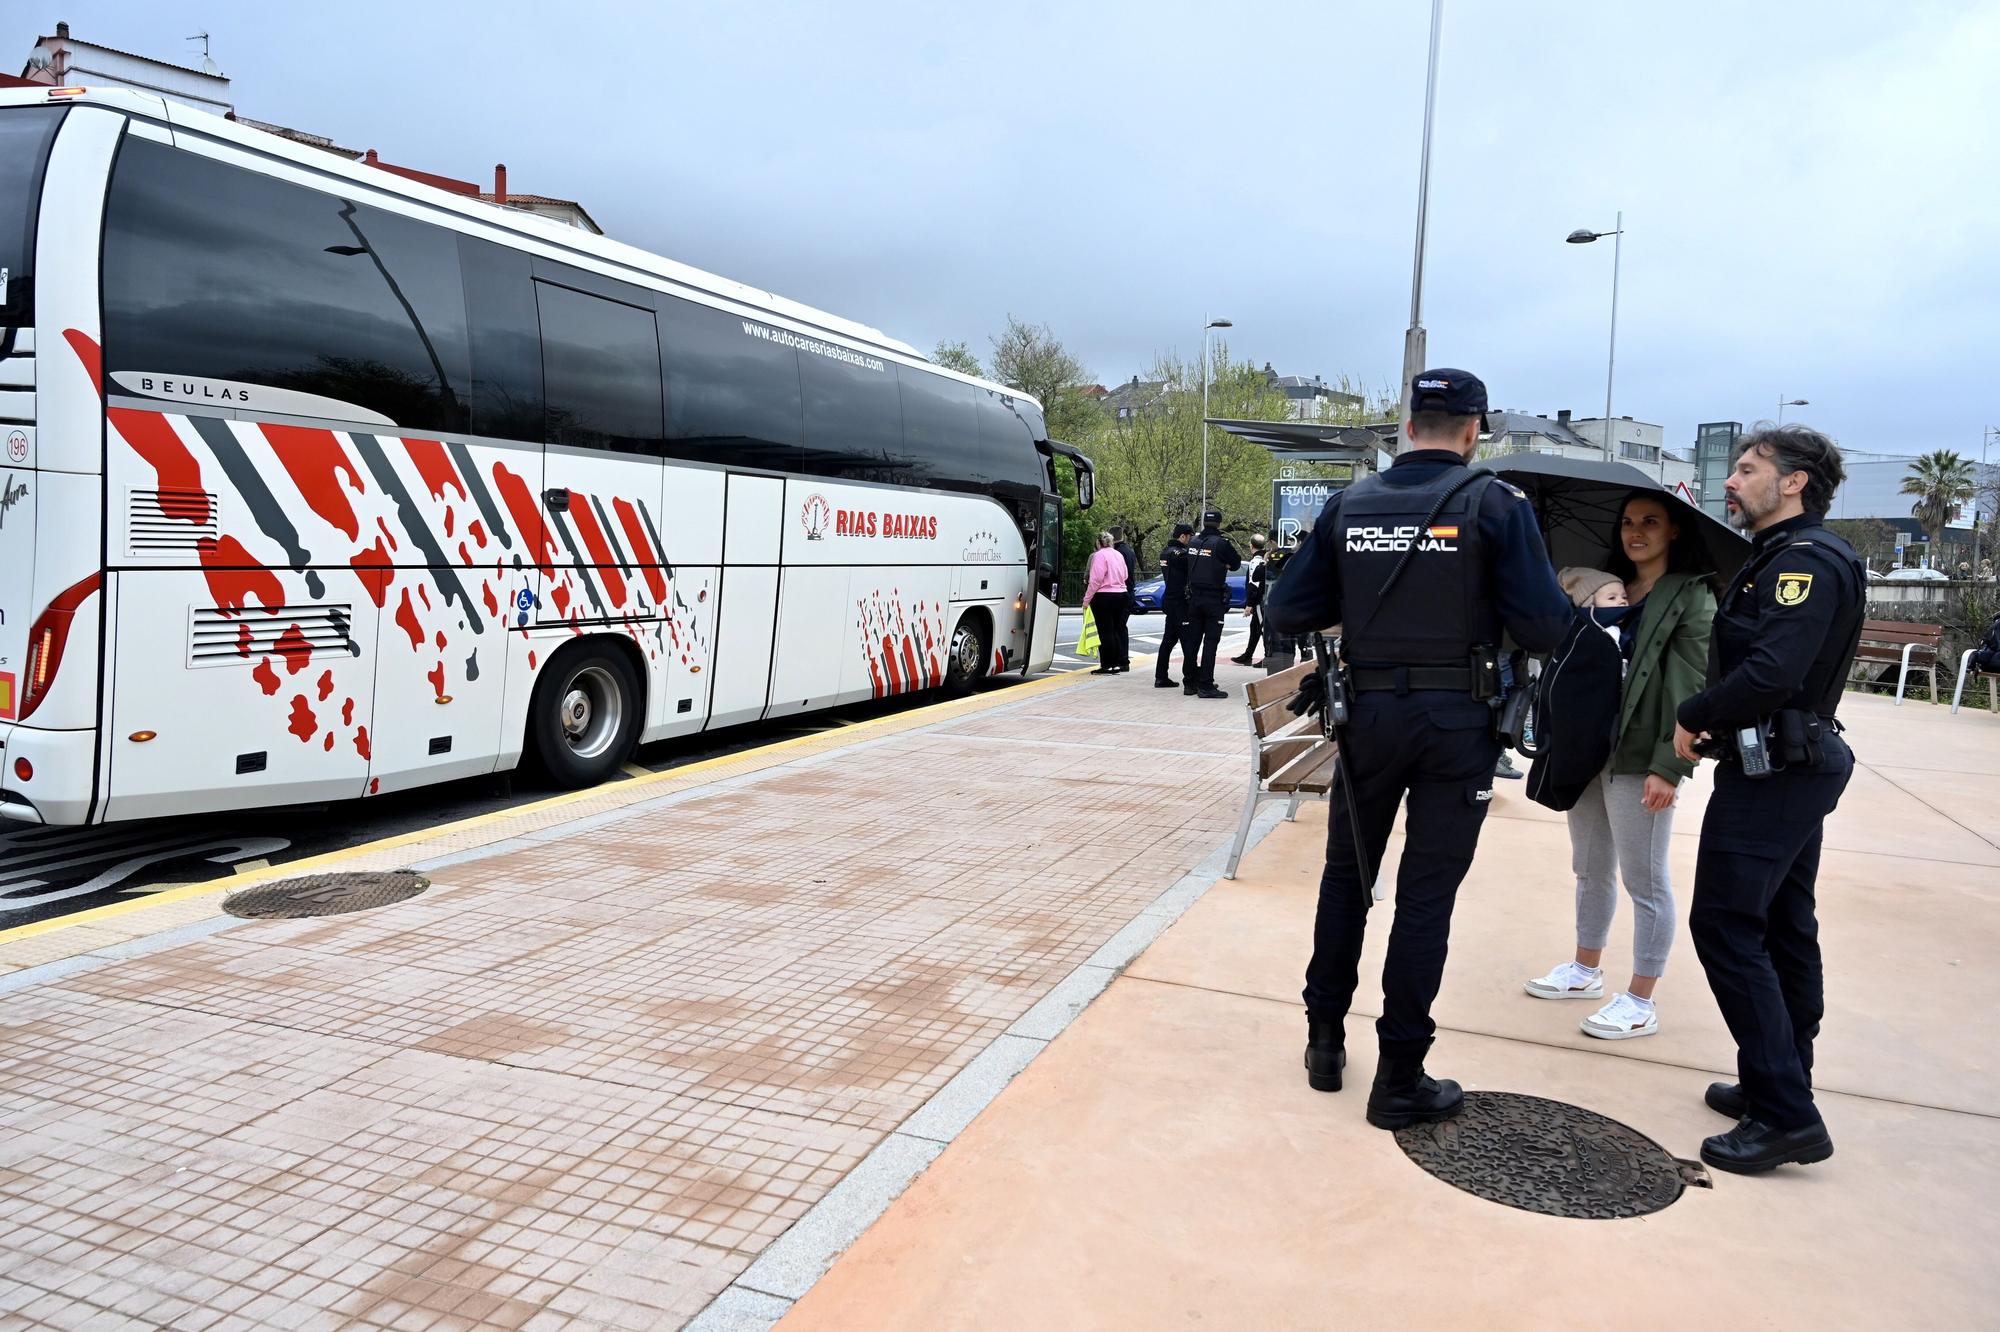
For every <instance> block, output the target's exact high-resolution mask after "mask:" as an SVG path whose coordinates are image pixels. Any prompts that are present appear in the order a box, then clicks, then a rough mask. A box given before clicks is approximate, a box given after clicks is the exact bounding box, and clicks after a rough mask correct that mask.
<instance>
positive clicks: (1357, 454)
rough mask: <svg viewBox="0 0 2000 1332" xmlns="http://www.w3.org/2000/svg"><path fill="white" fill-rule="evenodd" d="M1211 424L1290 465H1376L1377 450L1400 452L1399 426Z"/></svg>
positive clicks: (1215, 421)
mask: <svg viewBox="0 0 2000 1332" xmlns="http://www.w3.org/2000/svg"><path fill="white" fill-rule="evenodd" d="M1208 424H1210V425H1212V426H1214V427H1215V428H1216V429H1218V430H1226V431H1228V432H1229V433H1230V434H1232V435H1235V436H1237V437H1238V438H1239V439H1247V440H1249V441H1250V442H1251V443H1253V444H1262V445H1263V446H1264V447H1265V448H1267V449H1269V450H1270V451H1271V452H1272V453H1274V454H1276V455H1277V456H1278V457H1279V458H1280V459H1282V460H1284V461H1286V462H1372V461H1373V460H1374V457H1375V453H1376V451H1377V450H1378V449H1379V450H1382V451H1384V452H1387V453H1394V452H1395V451H1396V427H1395V425H1394V424H1393V423H1389V424H1384V425H1381V426H1345V425H1330V424H1327V423H1326V422H1323V421H1238V420H1232V419H1229V418H1226V417H1220V416H1211V417H1209V418H1208Z"/></svg>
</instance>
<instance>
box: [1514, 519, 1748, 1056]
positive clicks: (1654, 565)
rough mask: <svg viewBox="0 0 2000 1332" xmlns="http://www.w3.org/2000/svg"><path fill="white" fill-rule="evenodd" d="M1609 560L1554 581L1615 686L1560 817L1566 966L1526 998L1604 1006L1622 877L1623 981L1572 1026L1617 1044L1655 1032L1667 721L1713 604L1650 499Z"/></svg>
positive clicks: (1663, 931) (1669, 832)
mask: <svg viewBox="0 0 2000 1332" xmlns="http://www.w3.org/2000/svg"><path fill="white" fill-rule="evenodd" d="M1612 549H1613V551H1614V552H1615V553H1614V554H1613V555H1612V557H1611V559H1610V561H1609V564H1610V566H1611V568H1610V571H1609V572H1605V571H1602V570H1595V569H1565V570H1564V571H1563V574H1562V584H1563V590H1564V591H1566V592H1568V593H1569V594H1570V597H1571V599H1572V600H1574V601H1575V602H1576V603H1577V604H1578V605H1580V606H1586V607H1590V608H1592V609H1591V617H1592V618H1593V619H1594V620H1596V621H1597V622H1598V623H1599V624H1600V625H1602V626H1603V627H1604V628H1605V629H1606V630H1607V632H1610V633H1611V634H1612V635H1613V637H1614V638H1615V639H1616V640H1617V642H1618V648H1619V651H1620V653H1621V654H1622V655H1623V656H1624V658H1625V683H1624V686H1623V689H1622V690H1621V692H1620V696H1619V708H1618V731H1617V737H1616V739H1615V740H1614V742H1613V745H1612V751H1611V761H1610V763H1609V764H1608V765H1606V767H1605V769H1604V772H1603V773H1602V774H1601V775H1600V776H1599V777H1598V778H1597V779H1596V780H1594V781H1593V782H1591V784H1590V785H1589V786H1587V787H1585V788H1584V792H1583V794H1582V796H1580V797H1579V798H1578V799H1577V802H1576V804H1575V805H1574V806H1572V807H1571V808H1570V810H1569V812H1568V818H1569V841H1570V866H1571V868H1572V869H1573V870H1574V871H1575V873H1576V957H1575V959H1574V960H1572V961H1568V962H1563V963H1561V964H1559V965H1558V966H1556V967H1555V968H1554V969H1553V970H1551V971H1550V972H1549V973H1548V974H1547V975H1545V976H1538V977H1536V978H1535V979H1534V980H1531V981H1529V982H1527V986H1526V988H1527V991H1528V993H1529V994H1532V995H1534V996H1535V997H1536V998H1537V999H1588V1000H1590V1001H1592V1002H1598V1001H1601V1000H1602V999H1603V998H1604V970H1603V967H1602V965H1601V964H1602V962H1603V961H1604V946H1605V944H1606V943H1607V942H1609V940H1610V937H1611V921H1612V917H1613V916H1615V915H1616V914H1617V911H1618V883H1619V880H1620V878H1621V877H1622V878H1623V880H1624V883H1625V895H1626V896H1628V897H1630V898H1631V899H1632V980H1631V982H1630V984H1628V985H1627V986H1626V988H1625V991H1624V993H1622V994H1616V995H1613V996H1612V998H1611V1001H1610V1002H1609V1003H1606V1004H1604V1006H1603V1007H1602V1008H1599V1009H1598V1010H1597V1011H1596V1012H1595V1013H1592V1014H1591V1015H1590V1016H1589V1017H1587V1018H1585V1019H1583V1022H1582V1024H1581V1026H1582V1029H1583V1034H1584V1035H1586V1036H1596V1037H1599V1038H1601V1039H1603V1040H1608V1041H1622V1040H1629V1039H1631V1038H1633V1037H1636V1036H1651V1035H1653V1034H1654V1033H1655V1032H1657V1031H1658V1030H1659V1029H1660V1020H1659V1015H1658V1014H1657V1013H1656V1012H1655V1011H1654V1008H1653V989H1654V987H1655V986H1657V985H1658V984H1659V983H1660V977H1661V976H1662V975H1664V974H1665V972H1666V969H1667V954H1668V952H1669V951H1670V950H1671V949H1672V947H1673V942H1674V922H1675V919H1676V916H1675V910H1674V886H1673V880H1672V876H1671V872H1670V870H1669V868H1668V864H1667V849H1668V847H1669V846H1670V845H1671V843H1672V839H1673V831H1674V801H1675V799H1676V798H1677V796H1676V793H1677V791H1678V788H1679V787H1680V784H1681V783H1682V782H1684V781H1686V780H1687V779H1688V778H1689V777H1692V776H1693V775H1694V764H1692V763H1690V762H1688V761H1687V760H1686V759H1684V758H1682V757H1680V756H1679V755H1678V754H1676V753H1674V713H1675V710H1676V709H1677V708H1679V707H1680V705H1681V704H1682V703H1683V702H1684V701H1686V700H1687V699H1689V698H1692V697H1694V696H1695V695H1696V694H1698V693H1700V692H1701V689H1702V685H1703V682H1704V680H1705V679H1706V676H1707V671H1708V638H1709V631H1710V627H1711V626H1712V625H1713V623H1714V621H1715V593H1714V592H1713V591H1711V590H1710V588H1709V584H1708V580H1707V578H1705V577H1703V576H1702V575H1699V574H1696V573H1692V572H1689V568H1690V566H1691V564H1692V562H1693V551H1692V550H1691V549H1690V548H1689V545H1688V543H1686V542H1684V541H1683V540H1682V537H1681V527H1680V524H1679V523H1677V522H1675V521H1674V517H1673V512H1672V510H1671V509H1670V507H1669V506H1668V503H1667V501H1666V500H1665V499H1662V498H1660V497H1659V496H1657V495H1646V494H1637V495H1633V496H1632V497H1631V498H1630V499H1628V500H1626V501H1625V504H1624V507H1623V508H1622V509H1621V510H1620V512H1619V517H1618V531H1617V539H1616V542H1615V544H1614V545H1613V547H1612ZM1621 608H1622V609H1621Z"/></svg>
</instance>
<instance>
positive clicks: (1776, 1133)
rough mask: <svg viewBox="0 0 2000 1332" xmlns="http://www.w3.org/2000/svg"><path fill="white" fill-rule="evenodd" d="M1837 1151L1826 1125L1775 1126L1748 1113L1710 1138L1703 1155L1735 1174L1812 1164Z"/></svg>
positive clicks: (1752, 1173)
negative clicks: (1725, 1131)
mask: <svg viewBox="0 0 2000 1332" xmlns="http://www.w3.org/2000/svg"><path fill="white" fill-rule="evenodd" d="M1832 1155H1833V1139H1832V1138H1830V1137H1828V1136H1827V1132H1826V1125H1824V1124H1808V1125H1807V1126H1806V1127H1804V1128H1796V1129H1775V1128H1772V1127H1771V1126H1770V1125H1769V1124H1763V1123H1759V1122H1758V1121H1757V1120H1754V1119H1751V1118H1750V1117H1749V1116H1747V1115H1746V1116H1745V1117H1744V1118H1743V1119H1741V1120H1739V1121H1738V1122H1737V1125H1736V1127H1735V1128H1733V1129H1731V1130H1729V1132H1727V1133H1718V1134H1716V1135H1715V1136H1714V1137H1712V1138H1706V1139H1704V1140H1703V1141H1702V1144H1701V1159H1702V1160H1703V1161H1705V1162H1707V1163H1708V1164H1709V1165H1712V1166H1714V1167H1715V1168H1716V1169H1717V1170H1727V1171H1728V1172H1729V1173H1730V1174H1732V1175H1761V1174H1763V1173H1764V1172H1765V1171H1766V1170H1775V1169H1776V1168H1777V1167H1779V1166H1781V1165H1811V1164H1813V1163H1814V1162H1815V1161H1824V1160H1826V1158H1827V1157H1829V1156H1832Z"/></svg>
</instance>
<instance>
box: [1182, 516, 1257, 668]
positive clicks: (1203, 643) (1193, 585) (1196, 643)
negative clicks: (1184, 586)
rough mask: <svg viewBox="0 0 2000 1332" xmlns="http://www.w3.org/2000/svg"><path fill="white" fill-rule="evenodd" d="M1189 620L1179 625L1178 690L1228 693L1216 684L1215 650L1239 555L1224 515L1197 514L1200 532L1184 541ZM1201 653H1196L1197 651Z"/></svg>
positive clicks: (1241, 559) (1238, 563) (1240, 562)
mask: <svg viewBox="0 0 2000 1332" xmlns="http://www.w3.org/2000/svg"><path fill="white" fill-rule="evenodd" d="M1187 558H1188V609H1187V623H1186V624H1185V625H1183V626H1182V627H1181V674H1182V676H1183V677H1185V681H1186V683H1185V685H1184V686H1183V690H1182V692H1184V693H1188V694H1193V695H1194V696H1196V697H1197V698H1228V697H1229V691H1228V690H1227V689H1217V688H1216V687H1215V649H1216V648H1217V646H1218V645H1220V644H1221V642H1222V617H1223V615H1224V614H1225V613H1227V611H1228V610H1229V575H1230V573H1231V572H1232V571H1233V570H1236V569H1240V568H1242V567H1243V557H1242V556H1241V555H1238V554H1237V553H1236V547H1235V546H1233V545H1231V544H1230V543H1229V538H1228V537H1226V536H1224V535H1222V515H1221V514H1220V513H1219V512H1217V511H1216V510H1214V509H1210V510H1209V511H1208V512H1207V513H1204V514H1203V515H1202V516H1201V535H1200V536H1197V537H1196V538H1195V539H1194V540H1192V541H1190V542H1188V554H1187ZM1197 654H1199V655H1197Z"/></svg>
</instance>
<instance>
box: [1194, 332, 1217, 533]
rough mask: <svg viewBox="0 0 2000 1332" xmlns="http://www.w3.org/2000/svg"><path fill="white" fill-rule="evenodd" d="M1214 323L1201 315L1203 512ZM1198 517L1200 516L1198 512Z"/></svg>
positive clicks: (1203, 505) (1204, 509)
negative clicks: (1209, 342)
mask: <svg viewBox="0 0 2000 1332" xmlns="http://www.w3.org/2000/svg"><path fill="white" fill-rule="evenodd" d="M1213 326H1214V325H1213V324H1212V322H1211V321H1210V319H1209V317H1208V315H1207V314H1206V313H1204V314H1203V315H1202V317H1201V512H1202V513H1207V512H1208V333H1209V329H1210V328H1212V327H1213ZM1196 517H1197V518H1198V517H1200V514H1197V515H1196Z"/></svg>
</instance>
